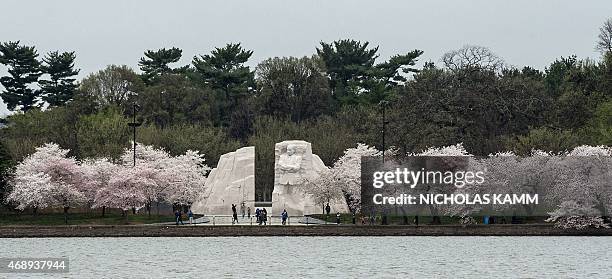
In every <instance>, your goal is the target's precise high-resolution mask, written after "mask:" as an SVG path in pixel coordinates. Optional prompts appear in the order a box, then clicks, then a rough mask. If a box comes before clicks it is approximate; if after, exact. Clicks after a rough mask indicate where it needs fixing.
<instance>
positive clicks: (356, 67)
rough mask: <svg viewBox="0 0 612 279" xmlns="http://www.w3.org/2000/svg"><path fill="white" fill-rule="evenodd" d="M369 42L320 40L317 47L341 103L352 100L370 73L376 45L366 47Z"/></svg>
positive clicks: (376, 49) (375, 55)
mask: <svg viewBox="0 0 612 279" xmlns="http://www.w3.org/2000/svg"><path fill="white" fill-rule="evenodd" d="M369 44H370V43H369V42H363V43H362V42H360V41H355V40H348V39H347V40H338V41H335V42H332V43H324V42H321V48H317V54H318V55H319V56H320V57H321V59H323V61H324V62H325V66H326V68H327V71H328V73H329V76H330V78H331V81H330V85H331V88H332V90H333V94H334V97H335V98H336V99H337V100H340V101H341V102H342V103H352V102H354V101H355V100H353V99H354V98H355V97H356V95H357V93H358V91H359V89H360V88H359V87H360V86H361V85H362V83H363V82H364V81H365V80H366V79H367V77H368V76H370V74H371V71H372V68H373V66H374V62H375V61H376V58H378V54H376V53H377V52H378V47H375V48H371V49H368V46H369Z"/></svg>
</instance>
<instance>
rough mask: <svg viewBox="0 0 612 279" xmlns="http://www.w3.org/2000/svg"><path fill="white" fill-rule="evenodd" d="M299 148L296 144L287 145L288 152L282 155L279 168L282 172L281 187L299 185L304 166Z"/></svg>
mask: <svg viewBox="0 0 612 279" xmlns="http://www.w3.org/2000/svg"><path fill="white" fill-rule="evenodd" d="M298 151H299V147H298V146H297V145H295V144H289V145H287V151H286V152H285V153H282V154H281V155H280V158H279V160H278V167H279V170H280V184H281V185H297V184H299V182H300V181H299V179H300V174H299V172H300V169H301V165H302V154H300V153H299V152H298Z"/></svg>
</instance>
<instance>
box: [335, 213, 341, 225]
mask: <svg viewBox="0 0 612 279" xmlns="http://www.w3.org/2000/svg"><path fill="white" fill-rule="evenodd" d="M336 224H338V225H340V212H336Z"/></svg>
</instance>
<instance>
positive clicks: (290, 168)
mask: <svg viewBox="0 0 612 279" xmlns="http://www.w3.org/2000/svg"><path fill="white" fill-rule="evenodd" d="M274 153H275V163H274V191H273V192H272V214H273V215H279V214H280V213H281V212H283V209H286V210H287V212H288V213H289V215H290V216H303V215H309V214H320V213H322V211H323V210H322V209H323V206H324V205H321V204H315V202H314V199H313V198H312V196H311V195H309V194H305V193H304V187H305V186H304V185H303V183H304V181H312V180H314V179H315V178H317V177H319V175H320V173H321V172H322V171H324V170H326V169H327V167H326V166H325V164H324V163H323V161H322V160H321V158H319V156H317V155H315V154H312V146H311V144H310V143H309V142H306V141H301V140H288V141H283V142H280V143H277V144H276V145H275V147H274ZM330 206H331V208H332V212H348V207H347V206H346V204H344V203H335V204H330Z"/></svg>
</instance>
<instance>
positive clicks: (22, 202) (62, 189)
mask: <svg viewBox="0 0 612 279" xmlns="http://www.w3.org/2000/svg"><path fill="white" fill-rule="evenodd" d="M68 152H69V151H68V150H66V149H61V148H60V147H59V145H57V144H54V143H47V144H45V145H43V146H41V147H38V148H36V151H35V152H34V153H33V154H31V155H30V156H28V157H26V158H25V159H24V160H23V161H22V162H21V163H20V164H19V165H17V167H16V168H15V175H14V178H13V181H12V182H11V184H12V186H13V187H12V188H13V190H12V192H11V193H10V194H9V196H8V200H9V201H11V202H14V203H17V208H18V209H20V210H23V209H25V208H27V207H32V208H34V210H36V209H38V208H46V207H62V208H63V210H64V219H65V222H66V223H67V222H68V210H69V209H70V207H72V206H74V205H77V204H80V203H83V202H84V201H86V196H85V195H84V194H83V193H82V192H81V191H80V189H79V186H80V185H81V184H82V183H83V174H82V172H81V169H80V167H79V165H78V164H77V161H76V160H75V159H74V158H69V157H67V154H68Z"/></svg>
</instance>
